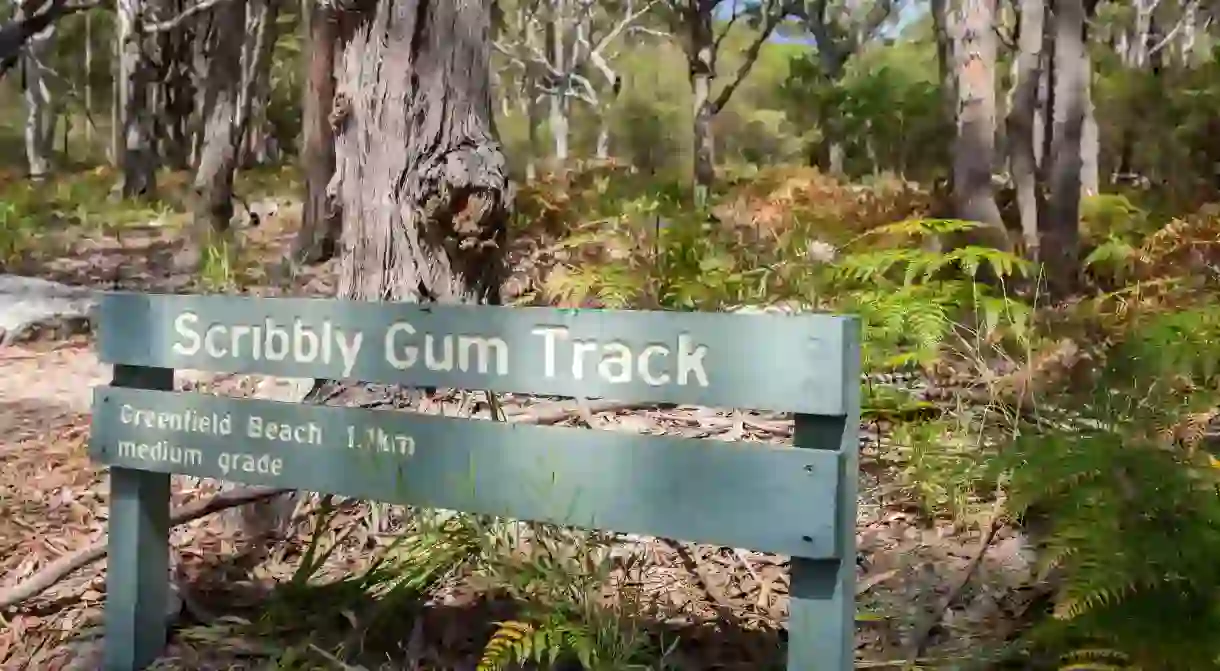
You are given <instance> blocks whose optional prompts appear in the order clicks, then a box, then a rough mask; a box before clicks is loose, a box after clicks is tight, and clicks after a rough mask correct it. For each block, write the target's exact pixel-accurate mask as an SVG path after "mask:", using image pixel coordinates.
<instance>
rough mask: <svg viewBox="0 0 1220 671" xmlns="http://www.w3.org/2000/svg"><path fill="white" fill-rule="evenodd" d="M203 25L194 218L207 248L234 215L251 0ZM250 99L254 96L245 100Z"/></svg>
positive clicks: (224, 7) (229, 5)
mask: <svg viewBox="0 0 1220 671" xmlns="http://www.w3.org/2000/svg"><path fill="white" fill-rule="evenodd" d="M206 23H207V25H206V27H204V28H203V29H202V39H203V41H204V45H205V46H204V56H205V61H204V62H205V63H206V70H205V71H204V72H205V74H204V80H203V88H202V93H203V105H202V107H201V110H202V113H203V138H202V144H201V146H200V152H199V166H198V168H197V169H196V172H195V185H194V186H195V203H194V213H193V214H194V223H195V235H196V243H197V244H198V246H199V249H200V250H202V249H204V248H206V247H208V246H210V245H212V244H216V243H219V242H221V241H223V240H224V238H225V236H226V235H227V233H228V231H229V225H230V222H231V220H232V218H233V178H234V174H235V172H236V170H237V153H238V148H239V147H240V146H241V142H242V138H243V132H244V128H243V127H242V125H241V124H242V123H243V122H244V120H245V119H246V118H247V116H248V115H249V110H248V109H246V110H243V109H242V104H243V101H242V100H241V94H240V89H241V81H242V71H241V54H242V43H243V41H244V40H245V35H246V34H245V31H244V30H241V31H239V30H235V29H234V27H235V26H245V24H246V3H245V2H242V1H240V0H232V1H230V2H226V3H222V4H221V5H219V6H218V7H217V8H216V9H214V10H213V11H212V14H211V15H210V16H209V17H208V19H207V21H206ZM245 103H247V104H248V100H247V101H245Z"/></svg>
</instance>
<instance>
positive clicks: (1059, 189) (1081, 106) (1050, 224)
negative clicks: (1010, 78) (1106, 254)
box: [1041, 0, 1089, 295]
mask: <svg viewBox="0 0 1220 671" xmlns="http://www.w3.org/2000/svg"><path fill="white" fill-rule="evenodd" d="M1054 21H1055V109H1054V133H1053V136H1054V139H1053V140H1052V143H1051V155H1050V161H1051V163H1050V169H1049V171H1048V190H1049V192H1050V195H1049V197H1048V199H1047V208H1046V219H1045V221H1044V222H1042V224H1041V229H1042V243H1041V249H1042V259H1043V262H1044V264H1045V267H1046V276H1047V280H1048V284H1049V288H1050V290H1051V292H1052V294H1053V295H1065V294H1068V293H1070V292H1071V291H1072V290H1073V289H1074V288H1075V285H1076V279H1077V276H1078V273H1079V270H1080V268H1079V266H1080V259H1079V247H1080V230H1079V227H1080V172H1081V163H1082V162H1081V154H1080V145H1081V138H1082V135H1083V130H1084V118H1085V104H1086V101H1085V96H1086V95H1087V91H1086V89H1087V87H1088V70H1087V68H1088V62H1089V61H1088V58H1087V54H1086V53H1085V44H1084V28H1085V11H1084V4H1083V3H1082V2H1081V0H1056V3H1055V12H1054Z"/></svg>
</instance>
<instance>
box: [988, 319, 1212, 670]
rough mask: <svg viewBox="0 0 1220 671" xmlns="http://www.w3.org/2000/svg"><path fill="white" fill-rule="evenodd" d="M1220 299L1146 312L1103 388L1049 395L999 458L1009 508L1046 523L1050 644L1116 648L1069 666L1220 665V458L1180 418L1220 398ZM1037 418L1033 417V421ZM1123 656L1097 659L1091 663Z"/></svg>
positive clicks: (1109, 358)
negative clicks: (1216, 462)
mask: <svg viewBox="0 0 1220 671" xmlns="http://www.w3.org/2000/svg"><path fill="white" fill-rule="evenodd" d="M1217 360H1220V308H1218V307H1215V306H1212V305H1209V306H1205V307H1201V308H1197V309H1194V310H1189V311H1185V312H1180V313H1176V314H1169V315H1150V316H1148V317H1147V318H1141V319H1135V320H1134V321H1133V325H1132V328H1131V330H1130V331H1129V332H1128V333H1126V334H1124V335H1123V337H1122V338H1121V339H1120V340H1119V341H1118V342H1117V343H1116V344H1115V345H1114V346H1113V347H1112V349H1111V350H1110V351H1109V352H1107V353H1106V355H1105V359H1104V363H1103V365H1100V366H1098V367H1097V368H1096V369H1095V371H1094V376H1095V379H1094V380H1093V381H1092V388H1090V389H1086V390H1083V391H1082V393H1078V394H1074V395H1066V396H1064V397H1062V398H1060V399H1058V405H1059V407H1063V408H1071V411H1070V412H1068V411H1064V410H1060V411H1055V410H1054V407H1053V406H1048V407H1047V408H1044V412H1043V424H1042V426H1043V427H1045V426H1058V427H1062V428H1059V429H1054V430H1046V429H1045V428H1043V429H1041V430H1036V429H1035V430H1030V431H1027V432H1024V433H1023V434H1022V435H1021V436H1020V437H1019V438H1018V439H1017V440H1016V442H1015V444H1014V445H1012V446H1011V447H1010V448H1009V449H1008V450H1006V451H1005V453H1004V455H1003V457H1002V458H1001V460H1000V461H999V462H997V463H999V464H1001V465H1002V467H1003V468H1005V469H1007V473H1008V474H1009V475H1010V477H1011V487H1010V491H1009V505H1010V507H1011V510H1012V511H1013V512H1014V513H1016V514H1018V515H1022V516H1024V517H1026V518H1027V519H1030V520H1042V521H1044V522H1045V524H1046V525H1048V529H1047V532H1046V536H1045V538H1043V539H1042V543H1043V545H1044V546H1045V549H1046V551H1045V552H1044V553H1043V555H1044V562H1045V567H1044V570H1045V572H1046V573H1047V574H1048V575H1052V576H1057V577H1056V578H1055V581H1056V583H1057V584H1058V585H1059V589H1058V592H1057V594H1056V598H1055V610H1054V614H1055V617H1054V618H1053V619H1052V620H1051V621H1049V622H1046V623H1044V624H1043V625H1042V626H1040V627H1039V628H1038V629H1037V630H1036V631H1035V634H1034V635H1035V638H1037V639H1039V640H1041V641H1042V642H1043V643H1044V644H1046V645H1049V646H1052V647H1057V648H1067V649H1072V648H1076V647H1078V646H1080V645H1081V644H1086V645H1090V646H1091V647H1093V648H1097V647H1098V644H1100V646H1101V647H1105V648H1106V649H1112V650H1115V651H1118V652H1119V653H1120V654H1121V656H1122V657H1123V658H1124V660H1125V662H1127V663H1129V667H1122V666H1114V664H1115V663H1116V662H1115V660H1113V659H1110V660H1096V659H1094V660H1080V662H1079V664H1076V665H1074V666H1071V667H1070V668H1079V669H1084V668H1135V667H1138V668H1149V669H1152V668H1155V669H1166V670H1173V669H1184V670H1192V671H1193V670H1201V669H1216V668H1220V664H1218V663H1217V659H1218V658H1220V644H1218V643H1216V642H1215V639H1214V633H1213V632H1214V631H1215V630H1216V629H1217V628H1220V600H1217V598H1216V597H1217V595H1218V594H1220V562H1217V561H1216V557H1217V556H1220V471H1217V469H1216V468H1215V467H1214V466H1213V465H1212V461H1211V459H1210V458H1209V457H1210V455H1208V454H1206V453H1204V452H1202V451H1196V450H1194V449H1193V448H1190V449H1188V448H1185V447H1183V446H1182V445H1181V444H1180V443H1179V439H1178V438H1177V436H1178V435H1179V433H1180V432H1179V431H1177V430H1176V429H1174V427H1184V426H1185V427H1189V426H1192V425H1193V424H1194V423H1197V421H1198V420H1197V417H1199V416H1203V417H1211V416H1213V415H1214V410H1213V409H1214V408H1216V407H1217V405H1220V392H1218V391H1217V385H1216V372H1217V371H1216V361H1217ZM1031 429H1034V427H1031ZM1103 663H1104V664H1110V665H1111V666H1109V667H1106V666H1088V664H1103Z"/></svg>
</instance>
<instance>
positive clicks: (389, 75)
mask: <svg viewBox="0 0 1220 671" xmlns="http://www.w3.org/2000/svg"><path fill="white" fill-rule="evenodd" d="M351 18H352V19H353V34H352V35H351V36H350V38H349V39H347V40H346V41H345V47H344V49H343V54H342V57H341V58H339V59H337V68H336V76H335V78H336V80H337V83H338V87H337V88H338V92H337V95H336V102H335V111H334V113H333V115H332V116H333V117H334V118H335V122H336V126H337V127H338V134H337V137H336V140H337V141H336V158H337V167H336V179H337V187H338V189H337V192H338V194H339V200H340V204H341V206H342V209H343V213H344V216H345V218H346V219H345V226H344V230H343V255H342V257H341V264H340V273H339V295H340V296H341V297H343V298H349V299H356V300H368V301H383V300H391V301H406V302H426V301H436V302H440V303H484V304H498V303H499V302H500V285H501V283H502V282H503V278H504V271H505V268H504V266H503V260H504V252H505V244H506V236H507V224H508V214H509V207H510V205H511V203H512V194H511V186H510V184H509V182H508V179H507V177H506V174H507V173H506V166H505V161H504V155H503V153H502V151H501V148H500V143H499V140H498V138H497V133H496V128H495V123H494V120H493V116H492V101H491V76H490V39H489V31H490V25H491V6H490V3H483V2H461V3H458V2H451V1H450V0H380V2H378V3H377V4H376V5H375V6H374V7H372V8H369V9H367V10H365V12H364V13H361V14H354V15H353V16H352V17H351Z"/></svg>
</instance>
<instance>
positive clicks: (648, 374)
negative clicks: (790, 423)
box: [98, 293, 859, 415]
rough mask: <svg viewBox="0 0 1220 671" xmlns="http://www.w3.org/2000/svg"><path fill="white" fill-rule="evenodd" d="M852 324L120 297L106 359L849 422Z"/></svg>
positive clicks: (791, 318)
mask: <svg viewBox="0 0 1220 671" xmlns="http://www.w3.org/2000/svg"><path fill="white" fill-rule="evenodd" d="M855 323H856V321H855V319H854V318H853V317H840V316H831V315H774V314H762V315H759V314H751V315H743V314H718V313H676V312H635V311H627V310H623V311H603V310H562V309H551V308H506V307H488V306H478V307H476V306H436V305H430V306H420V305H415V304H404V303H381V302H377V303H372V302H358V301H335V300H316V299H304V298H276V299H272V298H247V297H237V296H166V295H148V294H132V293H113V294H107V295H105V296H104V297H103V298H102V300H101V305H100V326H99V336H98V341H99V342H98V351H99V355H100V358H101V359H102V360H103V361H108V362H113V363H124V364H130V365H141V366H163V367H167V368H195V369H202V370H210V371H224V372H234V373H247V372H250V373H266V374H272V375H284V376H294V377H315V378H328V379H354V380H363V381H366V382H382V383H401V384H407V385H412V386H420V387H442V388H459V389H463V388H464V389H494V390H497V391H517V392H526V393H535V394H550V395H561V396H584V397H586V398H609V399H615V400H622V401H660V402H672V403H691V404H698V405H706V406H713V407H735V408H766V409H769V410H781V411H793V412H803V413H808V414H820V415H845V414H847V413H849V412H851V411H852V408H851V407H850V405H851V404H850V401H849V398H850V395H851V394H852V393H853V392H852V390H853V389H854V388H855V387H856V386H858V384H859V380H858V378H857V377H853V376H852V375H851V374H850V373H849V372H848V368H847V366H846V364H845V363H844V358H843V353H844V352H845V351H848V350H849V349H850V348H851V343H850V342H849V340H850V338H851V337H854V336H852V335H851V334H852V333H854V331H853V329H854V328H855V326H854V324H855ZM252 327H257V329H258V331H257V334H256V332H255V331H253V330H251V328H252ZM209 334H211V335H209ZM429 343H431V346H429ZM209 348H210V349H209ZM411 348H414V349H411ZM446 348H448V349H446ZM209 352H211V353H209ZM429 354H431V356H429ZM445 368H448V370H444V369H445Z"/></svg>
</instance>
